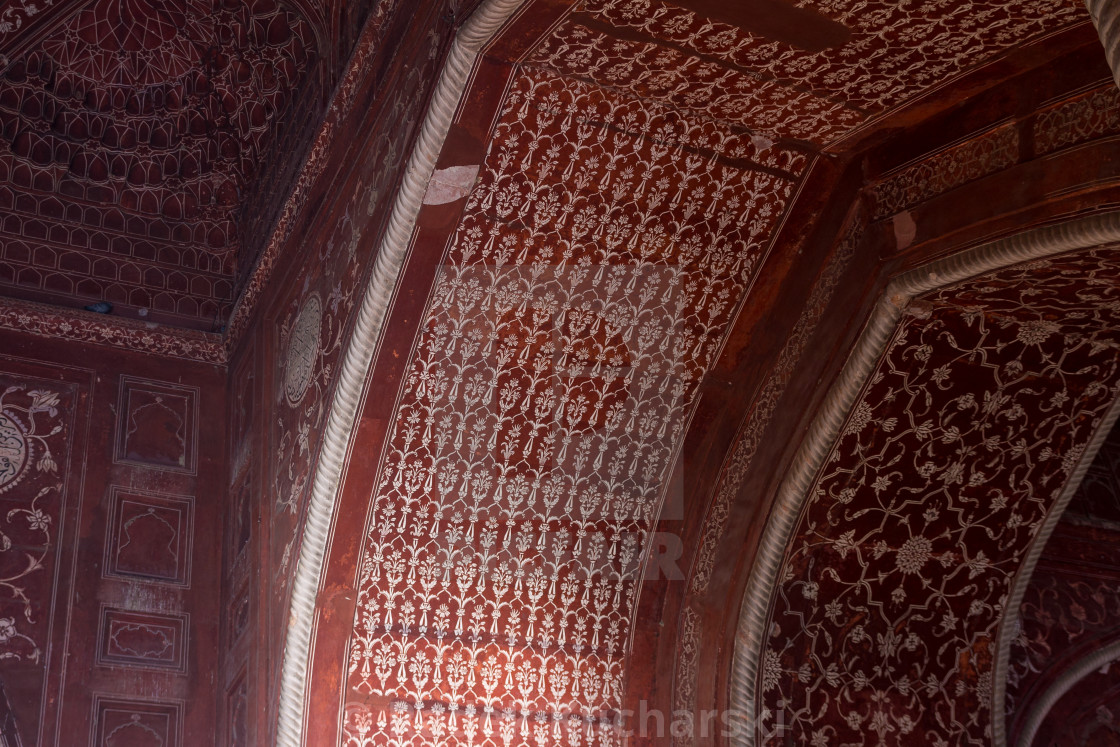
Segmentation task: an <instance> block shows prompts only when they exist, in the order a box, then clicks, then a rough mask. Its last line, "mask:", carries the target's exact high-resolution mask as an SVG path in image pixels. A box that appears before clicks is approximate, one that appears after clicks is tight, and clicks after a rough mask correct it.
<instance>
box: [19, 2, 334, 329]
mask: <svg viewBox="0 0 1120 747" xmlns="http://www.w3.org/2000/svg"><path fill="white" fill-rule="evenodd" d="M316 44H317V41H316V36H315V34H314V29H313V28H312V26H311V25H310V24H309V22H308V21H307V20H305V19H304V17H303V16H302V15H301V14H300V13H299V12H297V11H296V10H295V9H293V8H291V7H286V6H285V5H282V4H280V3H277V2H272V1H271V0H264V1H258V2H251V3H245V2H234V1H232V0H182V1H181V2H176V3H163V2H156V1H155V0H97V1H96V2H92V3H87V4H85V5H84V6H83V7H82V8H81V9H80V10H79V11H77V12H75V13H73V14H72V15H70V16H69V17H67V18H65V19H64V20H62V21H61V23H60V24H59V25H58V26H57V27H56V28H54V29H52V30H51V32H50V33H49V35H47V36H46V38H45V39H44V40H43V41H42V42H40V43H39V44H38V45H35V46H32V48H31V49H30V50H28V51H26V52H25V53H24V54H23V55H22V56H20V57H18V58H16V59H15V60H13V61H11V62H10V63H9V64H8V66H7V67H6V69H4V70H3V72H2V74H0V285H2V287H3V290H4V292H5V293H6V294H7V295H13V296H17V297H23V298H27V299H31V300H37V301H46V302H52V303H58V304H61V305H68V306H81V305H83V304H86V303H89V302H90V301H91V300H107V301H109V302H111V303H113V304H116V305H118V307H119V311H120V312H123V313H135V312H136V311H138V310H140V309H146V310H150V312H151V313H150V316H149V317H148V318H149V319H158V320H160V321H165V322H169V323H172V324H176V325H179V326H190V327H196V328H203V329H213V328H217V327H219V326H220V325H221V324H222V323H223V322H224V320H225V318H226V317H227V316H228V313H229V309H230V306H231V304H232V302H233V300H234V295H235V282H236V278H237V273H238V270H239V267H238V264H239V263H240V264H242V265H244V264H245V263H246V262H250V263H251V261H252V258H251V257H249V258H247V257H244V256H241V255H240V254H239V246H240V245H241V243H242V240H243V237H242V236H241V235H240V233H239V220H240V215H239V210H240V208H241V206H242V205H243V204H244V202H245V199H246V196H247V195H248V194H249V193H250V192H251V190H252V189H253V188H254V179H255V178H256V177H257V176H258V174H259V173H260V171H261V168H262V160H263V159H265V158H266V157H267V156H268V155H269V154H270V145H271V143H272V142H273V141H274V139H275V136H276V133H277V128H278V126H279V122H280V120H281V118H282V117H283V115H284V114H285V113H287V112H288V111H289V106H290V104H291V102H292V101H293V99H294V97H295V94H296V92H297V91H298V90H300V87H301V85H303V84H304V83H305V82H306V81H307V79H308V72H309V70H311V68H312V67H313V65H314V63H315V61H316V59H317V55H318V54H319V52H318V50H317V49H316ZM241 269H243V268H241Z"/></svg>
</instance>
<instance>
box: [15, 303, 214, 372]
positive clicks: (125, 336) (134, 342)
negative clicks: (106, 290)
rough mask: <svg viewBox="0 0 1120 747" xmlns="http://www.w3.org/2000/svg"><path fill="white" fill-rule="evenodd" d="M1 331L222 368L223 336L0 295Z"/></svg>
mask: <svg viewBox="0 0 1120 747" xmlns="http://www.w3.org/2000/svg"><path fill="white" fill-rule="evenodd" d="M0 329H9V330H13V331H16V332H26V333H28V334H32V335H37V336H39V337H49V338H53V339H56V340H71V341H73V342H84V343H90V344H93V345H108V346H109V347H114V348H120V349H123V350H131V351H134V352H137V353H147V354H149V355H162V356H165V357H167V358H179V359H182V360H188V361H197V362H198V363H213V364H215V365H221V366H224V365H225V364H226V361H227V357H226V346H225V342H224V340H223V339H222V336H221V335H219V334H213V333H210V332H196V331H194V330H189V329H176V328H175V327H167V326H164V325H157V324H146V323H144V322H138V321H134V320H132V319H124V318H121V317H114V316H106V315H104V314H94V313H93V312H90V311H80V310H78V309H64V308H59V307H57V306H48V305H46V304H41V303H35V302H33V301H22V300H17V299H13V298H2V297H0Z"/></svg>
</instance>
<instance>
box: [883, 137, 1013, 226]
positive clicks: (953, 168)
mask: <svg viewBox="0 0 1120 747" xmlns="http://www.w3.org/2000/svg"><path fill="white" fill-rule="evenodd" d="M1018 160H1019V132H1018V130H1017V129H1016V127H1015V126H1014V125H1005V126H1003V127H997V128H995V129H993V130H991V131H989V132H986V133H984V134H982V135H979V136H977V137H975V138H972V139H970V140H968V141H967V142H965V143H962V144H960V145H956V146H953V147H950V148H946V149H944V150H942V151H940V152H938V153H935V154H933V155H931V156H927V157H923V158H922V160H921V161H919V162H918V163H915V164H912V165H910V166H907V167H905V168H903V169H901V170H899V171H898V172H896V173H894V174H891V175H890V176H888V177H887V178H885V179H884V180H883V181H882V182H880V183H879V184H877V185H875V217H876V218H882V217H884V216H887V215H892V214H894V213H897V212H899V211H900V210H904V209H906V208H909V207H912V206H914V205H917V204H918V203H919V202H922V201H923V200H927V199H929V198H930V197H933V196H935V195H939V194H942V193H943V192H948V191H949V190H950V189H953V188H955V187H959V186H961V185H962V184H965V183H967V182H970V181H972V180H973V179H979V178H980V177H982V176H987V175H988V174H993V173H995V172H997V171H1000V170H1001V169H1006V168H1008V167H1009V166H1013V165H1014V164H1015V163H1016V162H1017V161H1018Z"/></svg>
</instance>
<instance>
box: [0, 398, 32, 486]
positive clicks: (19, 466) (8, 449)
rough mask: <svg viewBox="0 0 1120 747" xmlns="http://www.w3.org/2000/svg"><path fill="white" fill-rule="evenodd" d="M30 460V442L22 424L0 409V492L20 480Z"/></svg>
mask: <svg viewBox="0 0 1120 747" xmlns="http://www.w3.org/2000/svg"><path fill="white" fill-rule="evenodd" d="M30 461H31V442H30V441H29V440H28V438H27V436H26V431H25V430H24V428H23V425H22V424H21V423H20V422H19V421H18V420H17V419H16V418H15V416H13V415H12V414H10V413H8V412H4V411H3V410H0V493H3V492H4V491H6V490H8V489H9V488H12V487H14V486H15V485H16V483H18V482H19V481H20V478H22V477H23V474H24V471H25V470H24V468H25V467H26V466H27V464H28V463H29V462H30Z"/></svg>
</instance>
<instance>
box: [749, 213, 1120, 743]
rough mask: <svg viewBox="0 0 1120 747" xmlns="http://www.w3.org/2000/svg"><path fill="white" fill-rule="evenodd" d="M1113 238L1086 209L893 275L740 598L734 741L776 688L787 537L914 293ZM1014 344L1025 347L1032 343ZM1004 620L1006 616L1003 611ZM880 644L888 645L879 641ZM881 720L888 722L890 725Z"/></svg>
mask: <svg viewBox="0 0 1120 747" xmlns="http://www.w3.org/2000/svg"><path fill="white" fill-rule="evenodd" d="M1117 240H1120V213H1108V214H1102V215H1095V216H1090V217H1088V218H1084V219H1080V220H1074V221H1070V222H1068V223H1065V224H1062V225H1058V226H1051V227H1047V228H1042V229H1038V230H1035V231H1030V232H1027V233H1024V234H1020V235H1018V236H1014V237H1011V238H1008V239H1004V240H1000V241H996V242H992V243H990V244H987V245H984V246H981V247H978V248H975V249H971V250H968V251H965V252H961V253H959V254H957V255H954V256H951V257H949V258H946V259H943V260H940V261H938V262H935V263H932V264H930V265H927V266H924V267H921V268H918V269H917V270H914V271H912V272H910V273H907V274H905V275H902V276H899V277H898V278H896V279H895V280H894V281H892V283H891V284H890V285H889V286H888V288H887V290H886V291H885V293H884V294H883V297H882V299H881V301H880V303H879V304H878V306H877V307H876V310H875V311H874V313H873V315H872V318H871V319H870V320H869V322H868V323H867V325H866V327H865V329H864V333H863V336H862V337H861V339H860V340H859V342H858V343H857V345H856V347H855V349H854V351H853V354H852V356H851V357H850V359H849V363H848V365H847V366H846V367H845V369H844V371H843V372H842V374H841V376H840V378H839V379H838V382H837V384H836V385H835V386H834V387H833V390H832V391H831V392H830V393H829V395H828V397H827V398H826V401H825V402H824V404H823V405H822V407H821V409H820V411H819V414H818V416H817V418H816V420H815V422H814V424H813V426H812V427H811V428H810V431H809V433H808V434H807V436H806V438H805V440H804V441H803V443H802V446H801V448H800V450H799V452H798V455H797V457H796V458H795V460H794V462H793V465H792V467H791V469H790V471H789V473H788V474H787V476H786V479H785V480H784V482H783V483H782V485H781V487H780V489H779V493H778V495H777V497H776V498H775V503H774V508H773V509H772V511H771V514H770V519H769V521H768V524H767V527H766V529H765V530H764V533H763V536H762V539H761V541H760V548H759V551H758V554H757V556H756V561H755V567H754V568H753V569H752V572H751V576H750V578H749V580H748V585H747V590H746V593H745V594H744V598H743V603H742V608H741V612H740V619H739V623H738V629H737V635H736V647H735V651H734V660H733V663H732V672H731V674H732V682H731V706H732V707H733V708H734V709H735V710H737V711H738V712H740V713H743V714H744V722H745V724H746V725H747V726H749V727H751V728H746V729H743V730H741V732H740V733H739V734H738V735H735V736H733V737H732V743H733V744H735V745H736V747H739V746H741V745H752V746H753V745H755V744H758V743H759V742H757V737H758V732H757V729H756V728H754V727H755V725H757V723H758V722H757V720H756V719H757V718H759V717H760V716H761V715H763V714H762V713H761V712H760V711H759V703H760V696H761V695H762V692H763V691H764V689H769V688H768V687H767V685H773V682H770V681H769V680H768V679H767V678H768V677H769V678H772V677H773V673H771V674H769V675H767V673H766V672H767V671H769V670H770V669H772V667H769V668H768V667H765V666H764V663H765V662H764V661H763V652H764V650H765V649H766V648H767V640H768V639H769V635H768V633H767V631H768V629H769V625H770V623H769V620H770V610H771V608H772V606H773V604H774V602H775V599H776V596H775V595H776V591H775V590H776V589H777V588H778V584H779V572H780V569H781V567H782V566H783V564H784V563H785V558H786V553H787V546H788V545H789V543H790V541H791V540H792V539H793V533H794V530H795V527H796V526H797V524H798V522H799V520H800V518H799V517H800V516H801V512H802V507H803V506H804V505H806V502H807V501H808V497H809V491H810V489H811V487H812V486H813V485H814V483H815V481H816V479H817V474H818V473H819V472H820V471H821V470H822V468H823V467H824V465H825V460H826V458H827V457H828V455H829V454H830V453H831V451H832V448H833V444H834V443H835V442H836V441H837V440H838V439H839V438H840V437H841V436H843V433H844V431H845V429H846V428H848V427H850V425H851V424H852V423H853V422H854V421H855V420H858V418H856V417H854V416H855V415H856V413H854V412H853V408H854V407H855V406H856V402H857V396H859V395H860V393H861V392H862V390H863V387H864V385H865V383H866V382H867V381H868V377H869V376H870V375H871V373H872V372H873V371H874V370H875V369H876V368H877V366H878V365H879V363H880V360H881V356H883V355H884V352H885V351H886V350H887V349H888V344H890V343H891V342H892V340H894V338H895V336H896V334H897V330H899V329H900V320H902V319H903V315H904V314H907V312H910V313H909V315H910V316H913V315H921V314H922V313H923V311H926V309H925V308H924V307H923V306H922V304H921V303H918V304H914V305H913V306H911V299H914V298H915V296H917V295H919V294H921V293H926V292H929V291H933V290H935V289H938V288H944V287H947V286H951V285H953V284H955V283H958V282H960V281H963V280H966V279H968V278H970V277H974V276H978V275H981V274H984V273H988V272H993V271H996V270H999V269H1000V268H1005V267H1010V266H1013V265H1019V264H1022V263H1026V262H1029V261H1031V260H1034V259H1039V258H1043V257H1047V256H1050V255H1056V254H1060V253H1064V252H1069V251H1073V250H1077V249H1089V248H1092V247H1096V246H1100V245H1102V244H1106V243H1109V242H1115V241H1117ZM1035 331H1036V332H1037V333H1038V334H1043V333H1045V332H1046V330H1044V329H1041V328H1040V329H1038V330H1035ZM1030 333H1031V330H1025V331H1023V334H1026V335H1027V336H1028V337H1029V336H1030ZM1021 342H1023V343H1024V344H1029V343H1030V340H1022V341H1021ZM1116 414H1117V408H1116V407H1115V406H1114V407H1110V408H1109V410H1108V411H1107V414H1106V415H1105V416H1104V417H1103V419H1102V420H1101V425H1100V427H1099V428H1098V430H1097V431H1096V432H1095V435H1094V437H1093V439H1091V441H1090V442H1089V443H1087V444H1086V445H1085V446H1084V448H1083V449H1081V450H1080V451H1079V452H1078V453H1077V454H1071V455H1068V458H1069V459H1073V461H1072V462H1071V463H1070V464H1069V468H1070V469H1069V470H1068V471H1067V472H1071V473H1072V474H1071V477H1070V481H1071V482H1073V483H1076V482H1079V478H1080V474H1079V472H1080V473H1083V471H1084V469H1085V468H1087V465H1088V461H1090V460H1091V457H1092V455H1093V453H1095V448H1096V447H1097V446H1099V442H1100V440H1103V435H1102V434H1104V433H1107V431H1108V429H1109V427H1110V426H1111V423H1112V421H1113V420H1114V419H1115V417H1116ZM838 500H839V499H838ZM903 549H905V548H899V550H903ZM932 559H933V558H932V553H931V552H930V548H926V547H925V546H920V545H919V544H917V543H916V542H912V543H911V545H910V546H909V547H908V551H907V552H904V553H901V554H898V555H897V557H896V560H898V570H899V571H900V572H902V573H905V572H906V571H908V570H910V571H913V570H914V569H915V568H916V567H918V566H921V565H924V564H925V563H927V562H929V561H930V560H932ZM802 591H803V592H804V593H806V594H812V591H813V590H812V589H810V588H808V587H806V588H805V589H803V590H802ZM806 598H809V597H806ZM1001 619H1002V620H1003V622H1004V623H1006V620H1007V616H1003V617H1002V618H1001ZM880 644H881V645H887V644H886V642H880ZM896 645H905V642H904V641H902V642H898V643H897V644H896ZM770 658H772V652H769V651H767V661H769V659H770ZM994 674H995V677H994V680H993V681H991V682H990V683H989V685H988V687H989V688H990V697H991V699H992V700H993V701H996V702H1002V687H1001V685H1002V683H1001V682H999V681H998V677H999V672H998V671H997V672H995V673H994ZM995 722H996V728H995V729H994V730H993V731H996V733H997V739H998V729H999V727H1000V726H1002V723H1001V720H1000V719H998V718H997V719H995ZM880 726H882V727H883V728H887V726H888V725H880ZM997 744H999V742H998V741H997Z"/></svg>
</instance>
